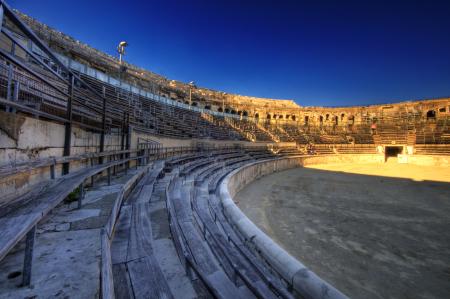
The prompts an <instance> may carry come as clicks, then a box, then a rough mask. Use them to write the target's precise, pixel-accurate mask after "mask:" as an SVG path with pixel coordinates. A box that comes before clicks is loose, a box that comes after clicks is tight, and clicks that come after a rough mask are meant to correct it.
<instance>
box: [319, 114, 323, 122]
mask: <svg viewBox="0 0 450 299" xmlns="http://www.w3.org/2000/svg"><path fill="white" fill-rule="evenodd" d="M319 122H320V123H321V124H322V123H323V116H322V115H321V116H320V117H319Z"/></svg>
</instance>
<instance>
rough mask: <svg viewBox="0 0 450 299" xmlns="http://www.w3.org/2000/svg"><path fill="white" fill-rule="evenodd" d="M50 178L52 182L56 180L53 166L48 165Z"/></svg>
mask: <svg viewBox="0 0 450 299" xmlns="http://www.w3.org/2000/svg"><path fill="white" fill-rule="evenodd" d="M50 178H51V179H52V180H54V179H55V178H56V173H55V164H52V165H50Z"/></svg>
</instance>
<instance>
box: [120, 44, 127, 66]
mask: <svg viewBox="0 0 450 299" xmlns="http://www.w3.org/2000/svg"><path fill="white" fill-rule="evenodd" d="M126 46H128V43H127V42H126V41H121V42H120V43H119V45H118V46H117V52H119V63H120V64H122V59H123V55H125V47H126Z"/></svg>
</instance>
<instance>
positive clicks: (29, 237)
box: [22, 225, 36, 286]
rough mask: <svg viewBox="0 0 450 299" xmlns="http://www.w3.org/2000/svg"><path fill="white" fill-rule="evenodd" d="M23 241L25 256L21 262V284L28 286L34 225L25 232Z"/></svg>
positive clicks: (34, 237) (34, 232)
mask: <svg viewBox="0 0 450 299" xmlns="http://www.w3.org/2000/svg"><path fill="white" fill-rule="evenodd" d="M26 238H27V239H26V241H25V256H24V262H23V276H22V285H23V286H29V285H30V283H31V268H32V266H33V248H34V240H35V239H36V225H35V226H33V228H32V229H31V230H30V231H29V232H28V233H27V236H26Z"/></svg>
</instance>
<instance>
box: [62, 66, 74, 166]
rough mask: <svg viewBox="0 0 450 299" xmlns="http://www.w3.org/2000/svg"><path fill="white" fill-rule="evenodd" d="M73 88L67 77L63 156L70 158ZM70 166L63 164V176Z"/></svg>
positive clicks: (70, 78) (70, 79)
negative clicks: (67, 89) (67, 94)
mask: <svg viewBox="0 0 450 299" xmlns="http://www.w3.org/2000/svg"><path fill="white" fill-rule="evenodd" d="M73 87H74V77H73V75H72V74H70V75H69V97H68V99H67V110H66V118H67V122H66V124H65V133H64V152H63V156H70V146H71V143H72V99H73ZM69 168H70V164H69V162H66V163H64V164H63V175H64V174H68V173H69Z"/></svg>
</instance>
